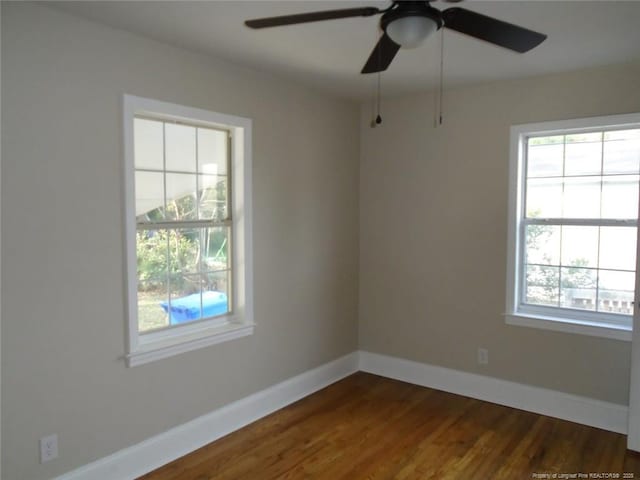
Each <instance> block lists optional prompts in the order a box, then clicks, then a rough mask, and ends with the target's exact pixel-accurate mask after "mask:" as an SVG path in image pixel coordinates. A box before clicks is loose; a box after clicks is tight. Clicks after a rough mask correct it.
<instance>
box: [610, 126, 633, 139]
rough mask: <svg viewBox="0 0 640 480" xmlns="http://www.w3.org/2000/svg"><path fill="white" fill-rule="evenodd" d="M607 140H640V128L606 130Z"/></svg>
mask: <svg viewBox="0 0 640 480" xmlns="http://www.w3.org/2000/svg"><path fill="white" fill-rule="evenodd" d="M604 139H605V140H634V139H636V140H640V128H635V129H631V130H610V131H608V132H604Z"/></svg>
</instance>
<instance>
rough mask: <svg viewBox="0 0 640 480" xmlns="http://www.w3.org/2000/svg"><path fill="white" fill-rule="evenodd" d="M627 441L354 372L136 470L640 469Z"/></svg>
mask: <svg viewBox="0 0 640 480" xmlns="http://www.w3.org/2000/svg"><path fill="white" fill-rule="evenodd" d="M625 444H626V437H625V436H624V435H620V434H616V433H612V432H607V431H604V430H599V429H596V428H592V427H587V426H584V425H579V424H575V423H571V422H567V421H563V420H558V419H554V418H550V417H545V416H541V415H536V414H533V413H530V412H525V411H522V410H517V409H513V408H508V407H503V406H499V405H495V404H491V403H488V402H482V401H479V400H474V399H471V398H466V397H462V396H458V395H453V394H450V393H445V392H440V391H437V390H432V389H429V388H423V387H419V386H416V385H411V384H407V383H404V382H399V381H396V380H390V379H387V378H382V377H378V376H375V375H371V374H366V373H362V372H359V373H356V374H354V375H352V376H350V377H348V378H346V379H344V380H342V381H340V382H337V383H335V384H333V385H331V386H329V387H327V388H325V389H323V390H321V391H319V392H317V393H315V394H313V395H311V396H309V397H306V398H304V399H302V400H300V401H298V402H296V403H294V404H292V405H290V406H288V407H286V408H284V409H282V410H279V411H277V412H275V413H273V414H272V415H269V416H267V417H265V418H263V419H261V420H258V421H257V422H254V423H252V424H251V425H248V426H246V427H245V428H242V429H240V430H238V431H236V432H233V433H231V434H229V435H227V436H226V437H224V438H221V439H219V440H218V441H216V442H213V443H211V444H209V445H207V446H205V447H203V448H201V449H199V450H197V451H195V452H193V453H191V454H189V455H186V456H184V457H182V458H180V459H178V460H176V461H175V462H172V463H170V464H168V465H165V466H164V467H162V468H159V469H158V470H156V471H154V472H151V473H149V474H147V475H144V476H143V477H140V479H139V480H213V479H215V480H244V479H246V480H276V479H277V480H287V479H289V480H298V479H319V480H321V479H322V480H323V479H327V480H340V479H344V480H361V479H362V480H385V479H394V480H428V479H438V480H458V479H464V480H473V479H479V480H486V479H496V480H513V479H520V478H522V479H531V478H534V474H537V475H544V474H549V475H550V477H549V478H552V475H553V474H556V476H557V477H556V478H562V477H560V475H561V474H565V475H572V474H583V475H587V476H589V475H591V474H607V473H609V474H617V475H619V477H618V478H623V474H624V473H626V474H627V477H626V478H636V479H640V454H635V453H633V452H629V451H627V450H626V449H625ZM538 478H542V477H538ZM574 478H575V477H574ZM577 478H580V477H577ZM587 478H588V477H587ZM591 478H597V477H593V476H592V477H591ZM611 478H615V477H611Z"/></svg>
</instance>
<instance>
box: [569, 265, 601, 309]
mask: <svg viewBox="0 0 640 480" xmlns="http://www.w3.org/2000/svg"><path fill="white" fill-rule="evenodd" d="M597 279H598V271H597V270H595V269H591V268H578V267H562V268H561V269H560V291H561V300H560V306H561V307H566V308H580V309H583V310H595V309H596V284H597Z"/></svg>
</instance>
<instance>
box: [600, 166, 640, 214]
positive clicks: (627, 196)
mask: <svg viewBox="0 0 640 480" xmlns="http://www.w3.org/2000/svg"><path fill="white" fill-rule="evenodd" d="M639 180H640V177H639V176H638V175H616V176H611V177H603V179H602V182H603V183H602V218H616V219H632V218H638V181H639Z"/></svg>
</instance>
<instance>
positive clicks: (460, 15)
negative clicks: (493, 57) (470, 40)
mask: <svg viewBox="0 0 640 480" xmlns="http://www.w3.org/2000/svg"><path fill="white" fill-rule="evenodd" d="M442 18H443V19H444V26H445V27H447V28H450V29H452V30H455V31H457V32H460V33H464V34H465V35H470V36H472V37H475V38H479V39H480V40H484V41H486V42H490V43H493V44H495V45H499V46H501V47H505V48H508V49H510V50H515V51H516V52H520V53H524V52H528V51H529V50H531V49H532V48H534V47H536V46H538V45H539V44H540V43H542V41H543V40H544V39H545V38H547V36H546V35H544V34H542V33H538V32H534V31H533V30H528V29H526V28H523V27H519V26H517V25H513V24H511V23H507V22H503V21H502V20H498V19H495V18H492V17H487V16H486V15H481V14H479V13H476V12H472V11H471V10H467V9H465V8H460V7H453V8H448V9H446V10H444V11H443V12H442Z"/></svg>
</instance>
